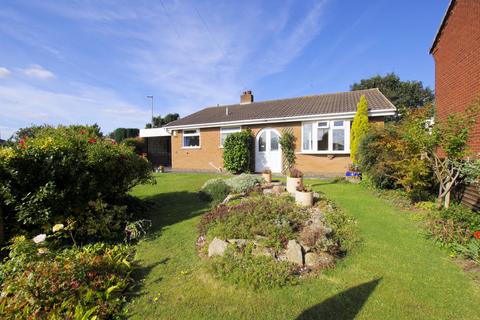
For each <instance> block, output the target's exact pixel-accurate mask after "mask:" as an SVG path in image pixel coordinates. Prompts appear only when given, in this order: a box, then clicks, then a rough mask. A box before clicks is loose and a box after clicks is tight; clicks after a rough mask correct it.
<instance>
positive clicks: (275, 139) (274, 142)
mask: <svg viewBox="0 0 480 320" xmlns="http://www.w3.org/2000/svg"><path fill="white" fill-rule="evenodd" d="M279 139H280V137H279V136H278V134H276V133H275V132H273V131H270V151H278V143H279Z"/></svg>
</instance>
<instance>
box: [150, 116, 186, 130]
mask: <svg viewBox="0 0 480 320" xmlns="http://www.w3.org/2000/svg"><path fill="white" fill-rule="evenodd" d="M179 118H180V115H179V114H178V113H169V114H167V115H166V116H165V117H163V118H162V116H160V115H159V116H157V117H153V126H152V123H147V124H146V125H145V128H147V129H150V128H160V127H163V126H164V125H166V124H167V123H170V122H172V121H175V120H178V119H179Z"/></svg>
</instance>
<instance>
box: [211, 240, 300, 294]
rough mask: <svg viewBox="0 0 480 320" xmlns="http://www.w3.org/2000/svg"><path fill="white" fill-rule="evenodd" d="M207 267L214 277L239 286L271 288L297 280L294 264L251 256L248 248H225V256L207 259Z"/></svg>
mask: <svg viewBox="0 0 480 320" xmlns="http://www.w3.org/2000/svg"><path fill="white" fill-rule="evenodd" d="M209 267H210V270H211V272H212V273H213V274H214V275H215V276H216V277H218V278H220V279H222V280H225V281H227V282H230V283H232V284H234V285H237V286H239V287H247V288H251V289H272V288H278V287H283V286H286V285H292V284H296V283H297V282H298V279H297V277H296V276H295V273H296V267H295V266H294V265H292V264H290V263H288V262H286V261H276V260H275V259H274V258H273V257H264V256H258V257H256V256H252V254H251V253H250V252H249V251H248V249H247V250H246V251H244V252H235V251H234V249H230V250H227V252H226V254H225V256H223V257H219V258H215V259H212V260H211V261H209Z"/></svg>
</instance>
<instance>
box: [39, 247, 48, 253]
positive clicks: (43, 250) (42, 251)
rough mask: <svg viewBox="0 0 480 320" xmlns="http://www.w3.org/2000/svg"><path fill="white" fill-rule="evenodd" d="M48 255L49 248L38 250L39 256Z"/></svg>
mask: <svg viewBox="0 0 480 320" xmlns="http://www.w3.org/2000/svg"><path fill="white" fill-rule="evenodd" d="M45 253H48V248H38V254H45Z"/></svg>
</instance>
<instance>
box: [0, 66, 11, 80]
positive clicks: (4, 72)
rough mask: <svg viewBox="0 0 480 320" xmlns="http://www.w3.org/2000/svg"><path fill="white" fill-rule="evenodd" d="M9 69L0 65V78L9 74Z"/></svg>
mask: <svg viewBox="0 0 480 320" xmlns="http://www.w3.org/2000/svg"><path fill="white" fill-rule="evenodd" d="M10 73H11V72H10V70H8V69H7V68H4V67H0V78H6V77H8V76H9V75H10Z"/></svg>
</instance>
